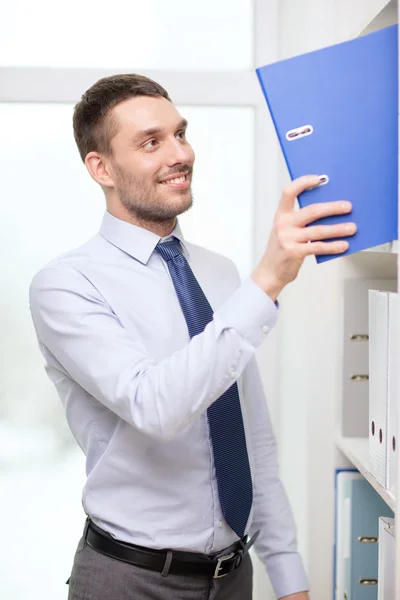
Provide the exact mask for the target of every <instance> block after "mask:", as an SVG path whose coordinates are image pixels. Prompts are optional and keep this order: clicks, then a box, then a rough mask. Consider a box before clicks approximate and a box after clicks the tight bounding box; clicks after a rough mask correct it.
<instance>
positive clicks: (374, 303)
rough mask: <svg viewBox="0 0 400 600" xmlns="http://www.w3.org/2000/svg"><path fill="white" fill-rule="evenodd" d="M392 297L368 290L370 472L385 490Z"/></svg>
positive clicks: (384, 293)
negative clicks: (390, 307) (390, 300)
mask: <svg viewBox="0 0 400 600" xmlns="http://www.w3.org/2000/svg"><path fill="white" fill-rule="evenodd" d="M388 329H389V294H388V292H381V291H377V290H370V291H369V459H370V471H371V473H372V474H373V475H374V477H375V478H376V479H377V481H378V482H379V483H380V484H381V485H382V486H383V487H386V446H387V394H388V386H387V384H388Z"/></svg>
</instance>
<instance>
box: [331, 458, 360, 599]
mask: <svg viewBox="0 0 400 600" xmlns="http://www.w3.org/2000/svg"><path fill="white" fill-rule="evenodd" d="M352 479H362V475H360V473H359V472H358V471H357V470H356V469H337V470H336V472H335V538H334V548H333V579H334V582H333V589H334V595H333V598H334V600H343V597H344V593H345V579H344V578H345V573H344V565H345V563H344V559H345V555H346V552H347V553H348V550H346V548H348V546H349V541H348V540H349V531H348V529H347V530H346V527H345V524H346V521H347V522H348V515H347V514H346V507H345V502H344V499H345V497H344V482H345V481H349V480H352Z"/></svg>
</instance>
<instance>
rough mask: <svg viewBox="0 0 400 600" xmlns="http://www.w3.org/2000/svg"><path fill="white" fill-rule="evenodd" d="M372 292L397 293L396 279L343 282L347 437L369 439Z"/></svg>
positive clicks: (343, 428) (343, 395)
mask: <svg viewBox="0 0 400 600" xmlns="http://www.w3.org/2000/svg"><path fill="white" fill-rule="evenodd" d="M370 289H379V290H385V291H396V290H397V280H396V279H348V280H346V281H344V283H343V294H342V308H341V322H342V333H341V338H342V352H341V356H342V365H341V382H342V389H341V392H342V393H341V398H342V401H341V432H342V435H343V436H344V437H365V438H367V437H368V429H369V357H368V349H369V333H368V332H369V326H368V292H369V290H370Z"/></svg>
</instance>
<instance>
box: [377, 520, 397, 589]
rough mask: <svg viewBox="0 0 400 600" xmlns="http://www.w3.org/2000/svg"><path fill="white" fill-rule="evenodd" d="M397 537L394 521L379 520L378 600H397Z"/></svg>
mask: <svg viewBox="0 0 400 600" xmlns="http://www.w3.org/2000/svg"><path fill="white" fill-rule="evenodd" d="M395 556H396V537H395V524H394V519H390V518H389V517H380V518H379V560H378V600H395V596H394V589H395Z"/></svg>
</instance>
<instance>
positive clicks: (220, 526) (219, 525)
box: [218, 521, 222, 529]
mask: <svg viewBox="0 0 400 600" xmlns="http://www.w3.org/2000/svg"><path fill="white" fill-rule="evenodd" d="M218 527H219V528H220V529H222V521H220V522H219V523H218Z"/></svg>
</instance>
